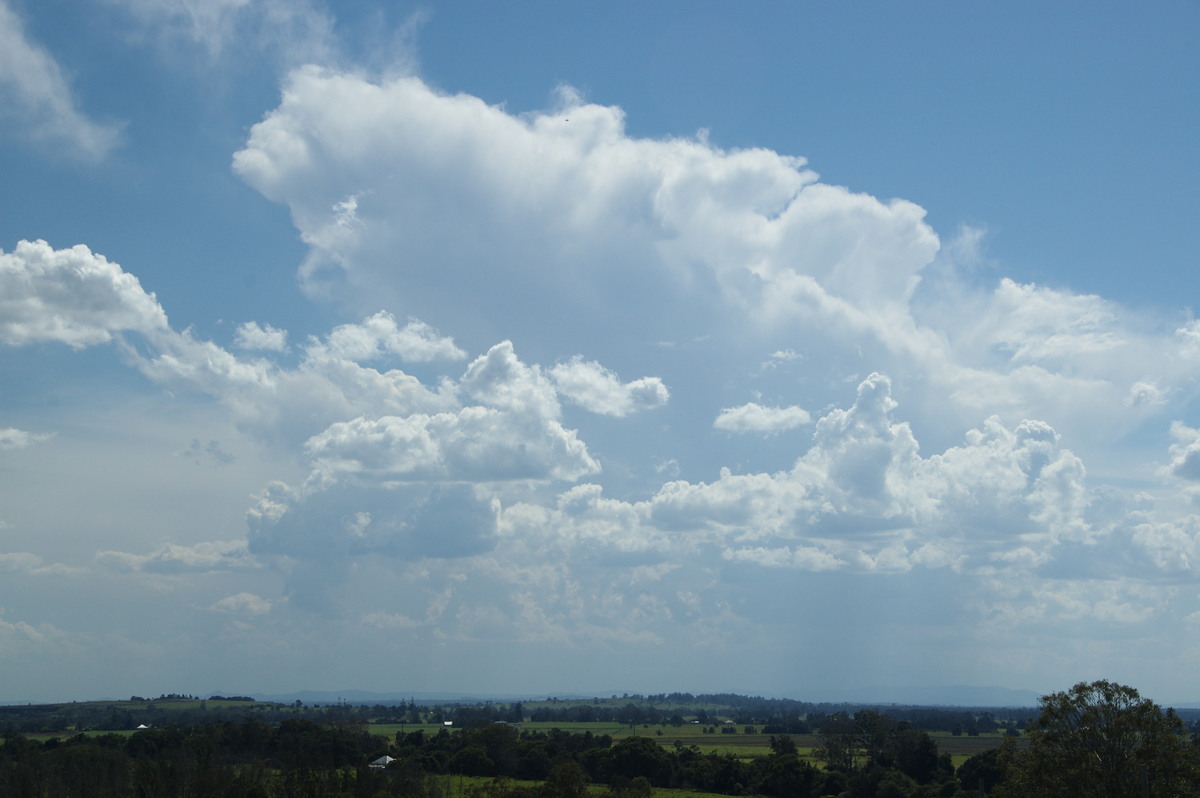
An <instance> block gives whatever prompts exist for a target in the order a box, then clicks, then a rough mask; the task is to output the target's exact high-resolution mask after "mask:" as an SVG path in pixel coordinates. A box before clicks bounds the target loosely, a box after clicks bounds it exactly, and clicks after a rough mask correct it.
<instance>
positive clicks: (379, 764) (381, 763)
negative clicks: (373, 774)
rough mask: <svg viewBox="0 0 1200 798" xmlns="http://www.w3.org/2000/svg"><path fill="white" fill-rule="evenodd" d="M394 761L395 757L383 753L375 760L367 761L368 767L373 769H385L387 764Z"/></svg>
mask: <svg viewBox="0 0 1200 798" xmlns="http://www.w3.org/2000/svg"><path fill="white" fill-rule="evenodd" d="M395 761H396V757H394V756H388V755H387V754H384V755H383V756H381V757H379V758H378V759H376V760H375V761H373V762H370V763H368V767H371V768H374V769H375V770H386V769H387V766H388V765H390V764H392V763H393V762H395Z"/></svg>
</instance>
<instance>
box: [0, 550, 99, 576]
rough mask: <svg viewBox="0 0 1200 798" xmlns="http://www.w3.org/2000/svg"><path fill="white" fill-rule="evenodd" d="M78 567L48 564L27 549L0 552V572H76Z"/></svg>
mask: <svg viewBox="0 0 1200 798" xmlns="http://www.w3.org/2000/svg"><path fill="white" fill-rule="evenodd" d="M78 570H79V569H77V568H72V567H70V566H66V565H61V564H57V563H52V564H47V563H46V561H45V560H43V559H42V558H41V557H39V556H38V555H36V554H31V553H29V552H27V551H14V552H6V553H0V573H12V574H18V573H21V574H74V573H76V572H77V571H78Z"/></svg>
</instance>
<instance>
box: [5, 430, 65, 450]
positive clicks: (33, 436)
mask: <svg viewBox="0 0 1200 798" xmlns="http://www.w3.org/2000/svg"><path fill="white" fill-rule="evenodd" d="M53 437H54V433H52V432H26V431H25V430H20V429H16V428H15V427H8V428H6V429H0V451H4V450H5V449H26V448H28V447H30V446H33V445H34V444H38V443H41V442H42V441H48V440H50V439H51V438H53Z"/></svg>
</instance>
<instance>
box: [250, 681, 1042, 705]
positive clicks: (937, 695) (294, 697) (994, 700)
mask: <svg viewBox="0 0 1200 798" xmlns="http://www.w3.org/2000/svg"><path fill="white" fill-rule="evenodd" d="M619 694H620V693H614V692H612V691H608V692H594V693H574V694H570V695H568V694H564V693H556V694H555V697H557V698H560V699H585V700H586V699H590V698H592V697H600V698H605V697H608V696H612V695H619ZM252 697H253V698H255V699H257V700H259V701H275V702H278V703H281V704H291V703H295V702H296V701H302V702H303V703H305V704H307V705H313V704H335V703H338V702H339V701H341V702H344V703H348V704H355V705H361V704H368V705H372V704H385V705H386V704H396V703H400V702H404V703H407V702H408V701H409V699H412V700H414V701H416V702H417V703H418V704H430V703H463V704H467V703H473V702H482V701H497V702H510V701H539V700H544V699H545V698H546V697H547V696H546V695H544V694H523V695H517V694H489V693H449V692H447V693H420V692H384V693H377V692H371V691H369V690H339V691H326V690H304V691H301V692H297V693H280V694H264V693H254V694H252ZM788 697H789V698H792V699H794V700H797V701H810V702H813V703H835V702H836V703H848V704H881V705H887V704H903V705H910V706H929V707H1036V706H1037V705H1038V699H1039V698H1040V697H1041V695H1040V694H1039V693H1035V692H1033V691H1032V690H1013V689H1009V688H1007V687H977V686H970V685H953V686H941V687H861V688H855V689H851V690H824V691H814V692H813V693H812V694H803V693H798V694H797V695H793V696H788Z"/></svg>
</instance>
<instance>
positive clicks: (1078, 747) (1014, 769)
mask: <svg viewBox="0 0 1200 798" xmlns="http://www.w3.org/2000/svg"><path fill="white" fill-rule="evenodd" d="M1026 732H1027V735H1028V738H1029V745H1028V747H1027V748H1026V749H1025V750H1017V748H1016V746H1015V745H1013V744H1012V743H1011V742H1010V743H1008V744H1006V746H1005V747H1004V749H1003V750H1002V752H1001V757H1002V759H1003V767H1004V770H1005V783H1004V785H1003V787H1002V788H1001V789H1000V790H999V791H998V792H997V794H998V795H1003V796H1011V798H1017V796H1030V795H1037V796H1043V797H1044V798H1058V797H1059V796H1062V797H1063V798H1067V796H1070V798H1079V796H1088V798H1135V797H1136V796H1139V795H1151V796H1155V798H1165V797H1166V796H1196V795H1200V786H1198V785H1200V765H1198V760H1197V751H1196V747H1195V746H1194V745H1192V744H1191V742H1190V741H1189V739H1188V738H1187V737H1186V736H1185V733H1184V726H1183V722H1182V721H1181V720H1180V719H1179V717H1178V716H1176V714H1175V712H1174V711H1173V710H1170V709H1168V710H1166V711H1165V712H1164V711H1163V710H1162V708H1161V707H1159V706H1158V705H1157V704H1155V703H1154V702H1153V701H1150V700H1149V699H1145V698H1142V697H1141V696H1140V695H1139V694H1138V691H1137V690H1135V689H1134V688H1132V687H1126V686H1124V685H1120V684H1114V683H1112V682H1108V681H1096V682H1090V683H1089V682H1081V683H1079V684H1077V685H1075V686H1074V687H1072V688H1071V689H1070V690H1067V691H1065V692H1060V693H1051V694H1050V695H1047V696H1043V697H1042V699H1041V714H1040V716H1039V717H1038V719H1037V721H1036V722H1035V723H1034V725H1033V726H1031V727H1030V728H1029V729H1027V730H1026Z"/></svg>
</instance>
